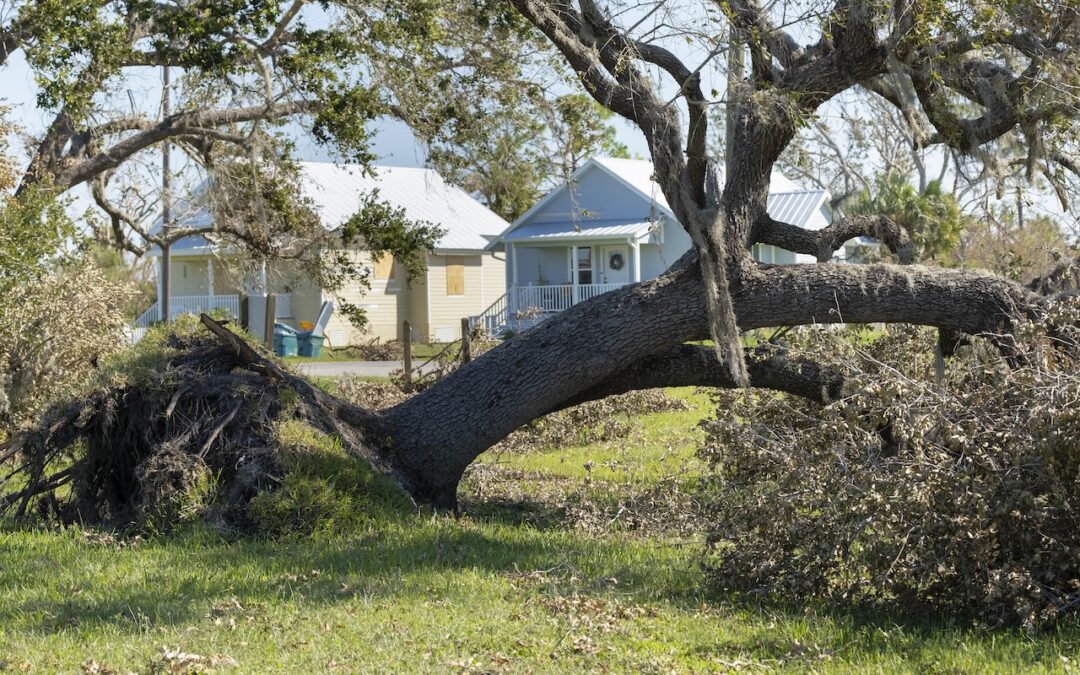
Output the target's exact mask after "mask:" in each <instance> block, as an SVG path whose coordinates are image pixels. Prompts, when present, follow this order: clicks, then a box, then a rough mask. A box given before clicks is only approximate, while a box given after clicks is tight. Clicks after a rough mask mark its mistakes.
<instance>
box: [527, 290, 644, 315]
mask: <svg viewBox="0 0 1080 675" xmlns="http://www.w3.org/2000/svg"><path fill="white" fill-rule="evenodd" d="M625 285H626V284H579V285H577V286H575V285H573V284H560V285H557V286H516V287H514V289H512V290H513V292H514V300H515V302H514V303H513V307H512V311H515V312H522V311H526V310H530V309H538V310H540V311H541V312H561V311H563V310H564V309H570V308H571V307H573V306H574V305H576V304H578V303H579V302H584V301H586V300H591V299H592V298H595V297H596V296H598V295H601V294H603V293H607V292H608V291H613V290H615V289H616V288H622V287H623V286H625Z"/></svg>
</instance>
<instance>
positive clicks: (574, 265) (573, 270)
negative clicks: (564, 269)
mask: <svg viewBox="0 0 1080 675" xmlns="http://www.w3.org/2000/svg"><path fill="white" fill-rule="evenodd" d="M577 251H578V248H577V244H574V245H573V246H571V247H570V283H572V284H573V285H574V295H573V297H572V298H571V300H570V304H571V305H576V304H578V297H580V295H579V293H580V291H579V289H578V281H579V279H578V277H579V276H580V275H579V274H578V255H577Z"/></svg>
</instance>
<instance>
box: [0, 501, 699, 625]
mask: <svg viewBox="0 0 1080 675" xmlns="http://www.w3.org/2000/svg"><path fill="white" fill-rule="evenodd" d="M524 508H525V507H524V506H519V508H518V509H515V510H516V511H517V512H518V513H520V512H521V511H520V510H521V509H524ZM515 520H516V517H513V516H507V517H505V518H500V519H492V520H480V519H476V520H472V521H470V520H468V519H466V520H455V519H452V518H445V517H435V516H428V517H423V516H407V517H404V518H403V520H402V522H387V523H380V524H378V525H377V526H376V527H375V528H374V529H373V530H372V531H370V532H369V533H367V534H365V535H360V536H356V537H349V538H325V539H315V540H312V539H299V538H297V539H287V540H278V541H272V540H260V539H252V538H241V539H231V540H230V539H227V538H224V537H222V536H221V535H218V534H215V533H212V532H209V531H207V530H204V529H201V528H200V529H196V530H189V531H186V532H182V533H179V534H176V535H173V536H171V537H160V538H154V539H151V540H149V541H147V542H144V543H142V544H140V545H138V546H134V547H130V548H116V547H113V546H103V545H100V544H94V543H85V542H82V541H80V540H78V539H77V538H76V537H75V536H74V535H66V534H58V533H56V532H36V533H34V532H25V531H24V532H17V531H16V532H11V531H10V530H8V531H4V530H0V550H3V551H4V555H3V556H2V558H3V559H2V560H0V598H4V597H5V595H6V594H7V593H8V592H9V590H10V589H14V591H13V593H14V594H15V595H18V596H21V597H19V598H18V599H17V600H15V601H5V602H0V625H10V626H19V627H20V628H21V629H35V630H44V631H56V630H60V629H64V628H70V627H74V626H86V625H87V624H113V625H116V626H117V627H136V626H145V625H153V626H158V625H182V624H187V623H190V622H194V621H199V620H202V619H204V618H205V617H206V615H207V612H208V611H210V608H211V606H212V605H213V604H214V603H215V602H223V601H228V600H229V599H230V598H233V597H235V598H238V599H240V601H241V602H242V603H244V604H249V603H256V604H258V603H272V602H279V601H282V600H287V599H289V598H290V597H293V596H296V595H297V594H300V595H302V596H303V598H304V600H305V602H308V603H311V602H314V603H338V602H343V601H345V600H347V599H348V598H350V597H353V596H355V595H357V594H361V595H363V596H365V597H366V598H368V599H374V600H378V599H390V598H398V599H400V598H405V597H413V596H420V597H428V596H431V595H432V594H433V593H437V591H432V588H433V587H434V588H437V587H439V585H440V582H435V581H434V580H436V576H437V575H441V574H445V573H448V572H449V573H452V572H473V571H480V572H486V573H495V574H506V575H507V576H508V578H509V577H512V576H516V575H519V574H520V573H523V572H530V571H534V570H544V571H554V572H552V580H553V584H554V586H553V588H557V587H559V585H560V584H562V582H563V580H564V578H565V584H566V588H567V589H571V588H572V589H573V590H574V591H578V592H585V593H587V592H589V591H590V589H594V590H598V589H600V588H602V584H601V583H599V582H598V580H602V579H605V578H609V577H616V578H618V579H619V581H620V584H621V588H620V590H625V591H628V592H629V591H644V590H646V589H651V588H653V587H654V586H655V585H656V584H658V583H659V584H661V585H665V586H666V587H667V590H668V591H671V592H672V595H673V596H678V595H680V594H684V593H687V594H688V593H691V591H692V589H693V588H694V587H695V584H693V583H688V580H686V579H683V578H680V574H681V575H682V576H685V574H686V571H687V568H686V565H685V563H682V564H681V568H682V569H681V570H676V571H674V572H672V573H669V574H666V575H657V573H656V570H657V566H667V565H671V564H679V563H678V562H677V561H676V560H674V559H673V556H672V555H671V553H670V552H669V551H667V550H666V549H664V548H661V547H630V548H628V547H627V546H626V545H625V543H624V542H620V541H617V540H611V541H605V540H595V539H589V538H587V537H581V536H575V535H574V534H572V533H566V532H562V533H560V532H552V531H548V532H541V531H540V530H538V529H536V528H534V527H530V526H522V527H512V526H508V525H504V524H502V523H504V522H514V521H515ZM499 521H501V522H499ZM5 539H7V541H5ZM46 579H47V580H48V581H46ZM699 580H700V579H699ZM448 583H453V581H452V579H451V580H450V582H448ZM20 587H21V590H20Z"/></svg>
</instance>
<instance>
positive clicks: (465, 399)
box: [379, 264, 1037, 507]
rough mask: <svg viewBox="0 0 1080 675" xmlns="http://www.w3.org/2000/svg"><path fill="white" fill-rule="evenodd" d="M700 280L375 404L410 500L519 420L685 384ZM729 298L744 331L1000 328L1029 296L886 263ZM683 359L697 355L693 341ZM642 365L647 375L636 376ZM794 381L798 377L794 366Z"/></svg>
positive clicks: (437, 498)
mask: <svg viewBox="0 0 1080 675" xmlns="http://www.w3.org/2000/svg"><path fill="white" fill-rule="evenodd" d="M702 288H703V287H702V283H701V279H700V274H699V270H698V266H697V265H696V264H688V265H684V266H683V267H682V268H681V269H677V270H673V271H670V272H668V273H667V274H665V275H663V276H661V277H659V278H657V279H654V280H651V281H646V282H642V283H640V284H636V285H633V286H629V287H626V288H623V289H620V290H617V291H614V292H611V293H608V294H605V295H603V296H600V297H597V298H595V299H593V300H591V301H588V302H584V303H581V304H580V305H577V306H575V307H573V308H571V309H569V310H567V311H565V312H563V313H562V314H560V315H559V316H558V317H556V318H554V319H550V320H548V321H545V322H544V323H542V324H540V325H539V326H537V327H536V328H534V329H532V330H531V331H529V332H527V333H525V334H523V335H520V336H517V337H515V338H513V339H511V340H509V341H507V342H506V343H505V344H503V345H500V346H499V347H498V348H496V349H494V350H492V351H490V352H488V353H487V354H484V355H483V356H482V357H481V358H479V359H476V360H475V361H473V362H472V363H469V364H467V365H465V366H463V367H462V368H460V369H459V370H458V371H456V372H455V373H453V374H452V375H450V376H449V377H447V378H446V379H444V380H442V381H441V382H439V383H438V384H436V385H434V386H433V387H431V388H430V389H428V390H426V391H424V392H422V393H420V394H418V395H417V396H415V397H413V398H411V399H409V400H407V401H405V402H404V403H402V404H400V405H398V406H396V407H394V408H391V409H390V410H388V411H386V413H385V414H384V415H383V416H382V418H381V422H380V429H379V434H380V436H381V437H382V438H384V439H385V443H386V450H387V452H388V453H389V456H390V461H391V462H392V464H393V466H394V467H395V468H396V469H397V471H398V472H399V473H400V475H401V476H402V478H403V479H404V481H405V482H406V484H407V487H408V489H409V490H410V491H411V492H412V493H413V495H414V496H415V497H417V498H418V499H420V500H422V501H427V502H431V503H433V504H436V505H438V506H442V507H453V506H454V505H455V503H456V491H457V485H458V482H459V481H460V479H461V476H462V474H463V472H464V471H465V469H466V467H468V465H469V464H470V463H471V462H472V461H473V460H474V459H476V457H477V456H478V455H479V454H480V453H482V452H483V451H484V450H485V449H487V448H488V447H490V446H491V445H493V444H494V443H496V442H498V441H499V440H501V439H502V438H504V437H505V436H506V435H507V434H509V433H510V432H512V431H514V430H515V429H517V428H518V427H520V426H521V425H523V424H526V423H528V422H529V421H531V420H533V419H535V418H537V417H539V416H541V415H543V414H545V413H547V412H549V411H551V410H555V409H558V408H560V407H562V406H563V405H565V404H566V403H568V402H573V401H574V400H576V399H579V398H590V397H596V396H600V395H603V393H604V392H605V391H610V392H614V391H616V390H626V389H629V388H634V387H635V386H662V385H664V384H668V383H670V384H686V383H690V382H692V381H694V378H693V374H692V373H690V374H689V375H688V371H687V370H686V369H680V368H679V367H678V365H677V363H675V359H677V358H679V353H678V352H675V353H673V352H672V351H671V348H672V347H673V346H675V345H678V344H680V343H682V342H685V341H688V340H698V339H702V338H703V337H705V336H707V335H708V333H709V325H708V314H707V311H706V303H705V297H704V293H703V290H702ZM732 300H733V302H734V306H735V312H736V315H737V317H738V323H739V326H740V327H741V328H742V329H744V330H747V329H753V328H764V327H769V326H783V325H790V324H811V323H821V324H829V323H839V322H849V323H870V322H903V323H913V324H922V325H929V326H937V327H939V328H944V329H949V330H955V331H960V332H964V333H970V334H980V333H993V334H998V335H999V334H1002V333H1005V332H1008V330H1009V329H1010V327H1011V325H1012V323H1013V321H1014V319H1015V317H1017V316H1020V315H1023V314H1025V313H1028V312H1032V311H1034V310H1035V308H1036V307H1037V300H1036V299H1035V297H1034V296H1033V295H1031V294H1030V293H1029V292H1028V291H1027V290H1026V289H1023V288H1022V287H1020V286H1018V285H1016V284H1013V283H1011V282H1008V281H1006V280H1004V279H1001V278H999V277H995V276H992V275H988V274H982V273H975V272H959V271H952V270H941V269H932V268H926V267H900V266H894V265H866V266H849V265H834V264H821V265H792V266H763V267H761V268H760V269H759V270H758V271H757V272H756V273H753V274H750V275H746V276H745V277H744V278H743V279H742V283H741V284H740V285H739V286H738V287H737V288H735V289H733V293H732ZM657 354H661V356H656V357H655V358H656V359H658V360H660V361H659V363H661V364H662V365H663V367H664V368H666V369H668V372H669V374H670V379H665V377H664V376H663V374H662V373H660V374H658V373H656V372H655V370H657V369H655V368H654V369H649V367H648V365H649V361H650V355H657ZM683 356H685V358H687V359H700V353H699V352H698V351H694V352H692V353H690V352H684V353H683ZM662 359H666V360H662ZM693 363H694V362H691V367H698V366H700V363H701V362H700V361H697V362H696V363H697V364H698V366H694V365H693ZM631 364H637V365H636V367H637V369H638V373H637V375H638V377H636V378H635V377H625V376H626V375H627V373H626V371H627V369H628V367H630V366H631ZM643 369H644V370H650V371H651V372H650V374H649V375H648V376H646V377H640V373H641V371H642V370H643ZM700 372H701V374H702V379H701V380H698V382H700V383H709V382H710V380H709V378H710V377H713V380H714V381H715V380H719V381H716V383H717V384H721V385H723V384H724V382H723V381H722V376H715V375H710V374H709V373H708V372H707V369H704V368H703V369H701V370H700ZM751 375H752V380H753V373H752V374H751ZM758 377H759V378H764V377H766V374H764V373H760V372H759V373H758ZM635 382H636V385H635ZM753 384H755V385H761V386H776V387H778V388H782V385H780V384H779V383H775V382H774V383H772V384H770V383H768V382H761V381H757V382H753ZM728 386H730V385H728ZM792 386H793V387H794V386H799V383H798V382H797V381H796V378H794V377H793V379H792ZM803 387H804V390H805V389H806V388H807V387H806V386H805V383H804V384H803ZM810 388H811V389H812V386H811V387H810ZM590 392H592V393H591V394H590Z"/></svg>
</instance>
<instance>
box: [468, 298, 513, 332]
mask: <svg viewBox="0 0 1080 675" xmlns="http://www.w3.org/2000/svg"><path fill="white" fill-rule="evenodd" d="M509 320H510V294H509V293H503V294H502V295H500V296H499V299H498V300H496V301H495V302H493V303H491V305H490V306H489V307H488V308H487V309H485V310H484V311H483V312H480V313H479V314H477V315H476V316H473V317H469V326H470V327H471V328H476V327H477V326H480V329H481V330H482V331H484V334H485V335H498V334H499V333H500V332H502V331H504V330H506V328H507V326H508V325H509Z"/></svg>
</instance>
